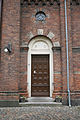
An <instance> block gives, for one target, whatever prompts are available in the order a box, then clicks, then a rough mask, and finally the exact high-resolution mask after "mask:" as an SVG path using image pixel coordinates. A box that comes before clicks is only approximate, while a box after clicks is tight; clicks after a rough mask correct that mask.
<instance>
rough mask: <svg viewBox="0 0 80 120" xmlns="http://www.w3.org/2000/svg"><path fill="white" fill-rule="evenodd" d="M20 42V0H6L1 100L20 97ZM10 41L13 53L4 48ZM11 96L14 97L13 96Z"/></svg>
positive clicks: (3, 22)
mask: <svg viewBox="0 0 80 120" xmlns="http://www.w3.org/2000/svg"><path fill="white" fill-rule="evenodd" d="M19 42H20V1H19V0H18V1H16V0H4V1H3V17H2V40H1V66H0V67H1V80H0V100H3V99H6V100H8V98H10V99H11V100H13V97H14V99H15V100H16V99H18V94H17V92H18V80H19V65H20V55H19V54H20V48H19V44H20V43H19ZM8 43H11V44H12V49H13V51H12V53H11V55H9V54H8V53H5V52H4V48H5V47H6V46H7V45H8ZM10 92H11V94H8V93H10ZM5 93H6V94H5ZM2 94H3V96H2ZM15 94H16V95H15ZM1 96H2V97H1ZM6 96H7V97H6ZM10 96H13V97H12V98H11V97H10Z"/></svg>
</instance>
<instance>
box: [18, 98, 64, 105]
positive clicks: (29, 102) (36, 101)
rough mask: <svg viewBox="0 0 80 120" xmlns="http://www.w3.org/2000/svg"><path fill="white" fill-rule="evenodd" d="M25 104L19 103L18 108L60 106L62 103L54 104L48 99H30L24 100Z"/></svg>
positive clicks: (52, 100) (51, 99)
mask: <svg viewBox="0 0 80 120" xmlns="http://www.w3.org/2000/svg"><path fill="white" fill-rule="evenodd" d="M26 101H27V102H21V103H19V106H20V107H26V106H62V103H58V102H54V99H53V98H50V97H31V98H27V99H26Z"/></svg>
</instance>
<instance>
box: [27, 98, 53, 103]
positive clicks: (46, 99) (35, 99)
mask: <svg viewBox="0 0 80 120" xmlns="http://www.w3.org/2000/svg"><path fill="white" fill-rule="evenodd" d="M27 101H28V102H54V99H53V98H50V97H31V98H27Z"/></svg>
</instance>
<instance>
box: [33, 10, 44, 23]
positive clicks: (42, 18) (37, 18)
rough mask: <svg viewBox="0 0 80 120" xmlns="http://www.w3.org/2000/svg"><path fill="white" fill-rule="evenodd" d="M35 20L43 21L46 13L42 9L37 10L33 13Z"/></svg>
mask: <svg viewBox="0 0 80 120" xmlns="http://www.w3.org/2000/svg"><path fill="white" fill-rule="evenodd" d="M35 18H36V21H45V19H46V14H45V13H44V12H43V11H39V12H37V13H36V15H35Z"/></svg>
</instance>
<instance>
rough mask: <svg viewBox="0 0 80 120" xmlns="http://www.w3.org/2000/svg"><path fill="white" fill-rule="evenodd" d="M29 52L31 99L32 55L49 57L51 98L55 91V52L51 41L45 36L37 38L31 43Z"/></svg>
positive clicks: (28, 86)
mask: <svg viewBox="0 0 80 120" xmlns="http://www.w3.org/2000/svg"><path fill="white" fill-rule="evenodd" d="M36 46H37V47H36ZM28 47H29V50H28V65H27V66H28V67H27V88H28V94H29V97H31V55H32V54H35V55H40V54H42V55H45V54H47V55H49V62H50V63H49V65H50V66H49V68H50V97H52V93H53V90H54V86H53V82H54V81H53V51H52V43H51V41H50V40H49V39H48V38H47V37H44V36H37V37H35V38H33V39H32V40H31V41H30V42H29V45H28Z"/></svg>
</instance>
